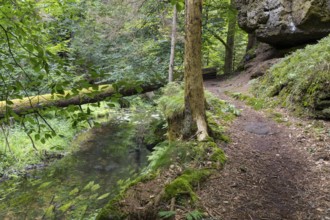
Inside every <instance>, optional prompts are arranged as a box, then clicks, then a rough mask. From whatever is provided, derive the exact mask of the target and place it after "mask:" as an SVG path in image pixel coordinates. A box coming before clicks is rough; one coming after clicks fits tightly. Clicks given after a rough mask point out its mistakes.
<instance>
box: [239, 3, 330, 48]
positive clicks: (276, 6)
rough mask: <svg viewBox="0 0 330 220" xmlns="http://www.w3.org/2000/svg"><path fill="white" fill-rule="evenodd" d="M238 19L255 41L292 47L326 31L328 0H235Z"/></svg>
mask: <svg viewBox="0 0 330 220" xmlns="http://www.w3.org/2000/svg"><path fill="white" fill-rule="evenodd" d="M236 3H237V7H238V10H239V14H238V23H239V25H240V27H241V28H242V29H244V30H245V31H247V32H248V33H255V34H256V37H257V39H258V40H259V41H261V42H265V43H268V44H271V45H273V46H275V47H292V46H296V45H300V44H304V43H309V42H313V41H316V40H319V39H321V38H323V37H325V36H327V35H328V34H329V33H330V1H329V0H236Z"/></svg>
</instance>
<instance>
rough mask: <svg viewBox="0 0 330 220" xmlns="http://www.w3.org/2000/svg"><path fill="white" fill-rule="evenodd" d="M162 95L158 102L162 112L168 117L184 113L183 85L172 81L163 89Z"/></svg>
mask: <svg viewBox="0 0 330 220" xmlns="http://www.w3.org/2000/svg"><path fill="white" fill-rule="evenodd" d="M162 94H163V95H162V96H161V97H160V98H159V99H158V101H157V103H158V106H159V109H160V111H161V112H163V114H164V116H165V117H166V118H168V119H172V118H176V117H179V116H182V115H183V114H184V91H183V86H182V85H180V84H178V83H176V82H172V83H169V84H168V85H167V86H165V87H164V88H163V89H162Z"/></svg>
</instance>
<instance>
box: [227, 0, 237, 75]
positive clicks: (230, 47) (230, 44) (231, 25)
mask: <svg viewBox="0 0 330 220" xmlns="http://www.w3.org/2000/svg"><path fill="white" fill-rule="evenodd" d="M230 6H231V8H235V0H231V1H230ZM230 13H232V12H230ZM228 17H229V21H228V32H227V47H226V56H225V68H224V73H225V74H231V73H232V72H233V63H234V62H233V61H234V46H235V45H234V44H235V29H236V22H237V18H236V15H235V16H232V15H229V16H228Z"/></svg>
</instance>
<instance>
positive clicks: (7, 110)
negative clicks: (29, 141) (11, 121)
mask: <svg viewBox="0 0 330 220" xmlns="http://www.w3.org/2000/svg"><path fill="white" fill-rule="evenodd" d="M161 86H162V84H153V85H141V86H139V87H138V89H137V88H136V87H130V88H127V87H125V88H120V89H116V88H115V87H114V86H113V85H111V84H108V85H99V86H95V87H90V88H87V89H82V90H77V91H64V93H63V94H57V93H55V94H44V95H37V96H30V97H25V98H22V99H13V100H9V101H0V118H4V117H5V116H6V115H12V114H13V113H15V114H16V115H26V114H30V113H33V112H36V111H38V110H42V109H46V108H49V107H59V108H64V107H68V106H70V105H83V104H87V103H96V102H99V101H102V100H105V99H106V98H108V97H111V96H113V95H115V94H120V95H121V96H131V95H136V94H139V93H145V92H150V91H154V90H156V89H159V88H160V87H161Z"/></svg>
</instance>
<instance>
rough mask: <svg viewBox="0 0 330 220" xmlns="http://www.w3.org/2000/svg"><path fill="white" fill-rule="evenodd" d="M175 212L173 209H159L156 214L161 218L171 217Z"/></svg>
mask: <svg viewBox="0 0 330 220" xmlns="http://www.w3.org/2000/svg"><path fill="white" fill-rule="evenodd" d="M175 214H176V212H175V211H160V212H158V216H159V218H161V219H168V218H172V217H173V216H175Z"/></svg>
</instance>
